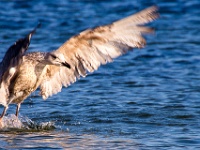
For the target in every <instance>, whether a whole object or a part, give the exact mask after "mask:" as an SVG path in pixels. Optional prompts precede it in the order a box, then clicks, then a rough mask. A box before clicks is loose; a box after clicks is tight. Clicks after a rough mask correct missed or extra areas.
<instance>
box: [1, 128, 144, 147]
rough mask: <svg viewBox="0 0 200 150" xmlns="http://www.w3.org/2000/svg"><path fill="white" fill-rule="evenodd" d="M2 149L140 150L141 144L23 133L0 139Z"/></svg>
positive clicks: (93, 136)
mask: <svg viewBox="0 0 200 150" xmlns="http://www.w3.org/2000/svg"><path fill="white" fill-rule="evenodd" d="M0 140H1V141H2V143H1V145H0V148H4V149H10V148H14V149H25V148H34V149H37V148H38V149H39V148H45V149H52V148H53V149H54V148H64V149H73V150H74V149H83V150H85V149H99V150H100V149H102V148H103V149H113V148H114V149H130V150H137V149H139V146H140V145H139V144H138V143H137V142H135V141H134V140H131V139H120V138H109V137H104V138H103V137H98V136H96V135H71V134H68V133H66V132H62V131H60V132H52V131H51V132H42V131H41V132H34V133H31V132H21V133H18V134H13V133H6V134H3V135H2V136H1V137H0Z"/></svg>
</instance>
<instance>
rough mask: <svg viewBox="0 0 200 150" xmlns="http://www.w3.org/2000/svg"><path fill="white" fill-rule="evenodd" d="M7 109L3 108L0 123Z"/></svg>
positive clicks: (6, 107)
mask: <svg viewBox="0 0 200 150" xmlns="http://www.w3.org/2000/svg"><path fill="white" fill-rule="evenodd" d="M7 109H8V106H5V107H4V110H3V112H2V114H1V116H0V123H1V122H2V119H3V116H4V115H5V114H6V111H7Z"/></svg>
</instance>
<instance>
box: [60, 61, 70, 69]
mask: <svg viewBox="0 0 200 150" xmlns="http://www.w3.org/2000/svg"><path fill="white" fill-rule="evenodd" d="M61 64H62V65H63V66H65V67H67V68H69V69H70V68H71V66H70V64H68V63H67V62H62V63H61Z"/></svg>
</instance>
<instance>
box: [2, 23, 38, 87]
mask: <svg viewBox="0 0 200 150" xmlns="http://www.w3.org/2000/svg"><path fill="white" fill-rule="evenodd" d="M39 26H40V24H38V26H37V27H39ZM37 27H36V28H37ZM36 28H35V29H34V30H32V31H31V32H30V33H29V34H28V35H27V36H26V37H25V38H22V39H19V40H17V41H16V42H15V43H14V44H13V45H12V46H10V48H9V49H8V50H7V51H6V54H5V56H4V58H3V60H2V61H1V63H0V84H1V83H2V81H4V80H8V78H11V77H12V76H13V75H14V72H15V71H16V67H17V66H19V64H20V63H21V61H22V56H23V55H24V53H25V52H26V50H27V49H28V47H29V44H30V40H31V37H32V35H33V34H34V33H35V31H36ZM10 69H12V71H11V70H10ZM8 76H9V77H8Z"/></svg>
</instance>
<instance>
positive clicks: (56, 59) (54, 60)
mask: <svg viewBox="0 0 200 150" xmlns="http://www.w3.org/2000/svg"><path fill="white" fill-rule="evenodd" d="M45 63H47V64H49V65H56V66H65V67H67V68H69V69H70V68H71V66H70V64H69V63H67V62H66V60H65V56H64V55H63V54H62V53H60V52H58V51H52V52H49V53H47V54H46V56H45Z"/></svg>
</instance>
